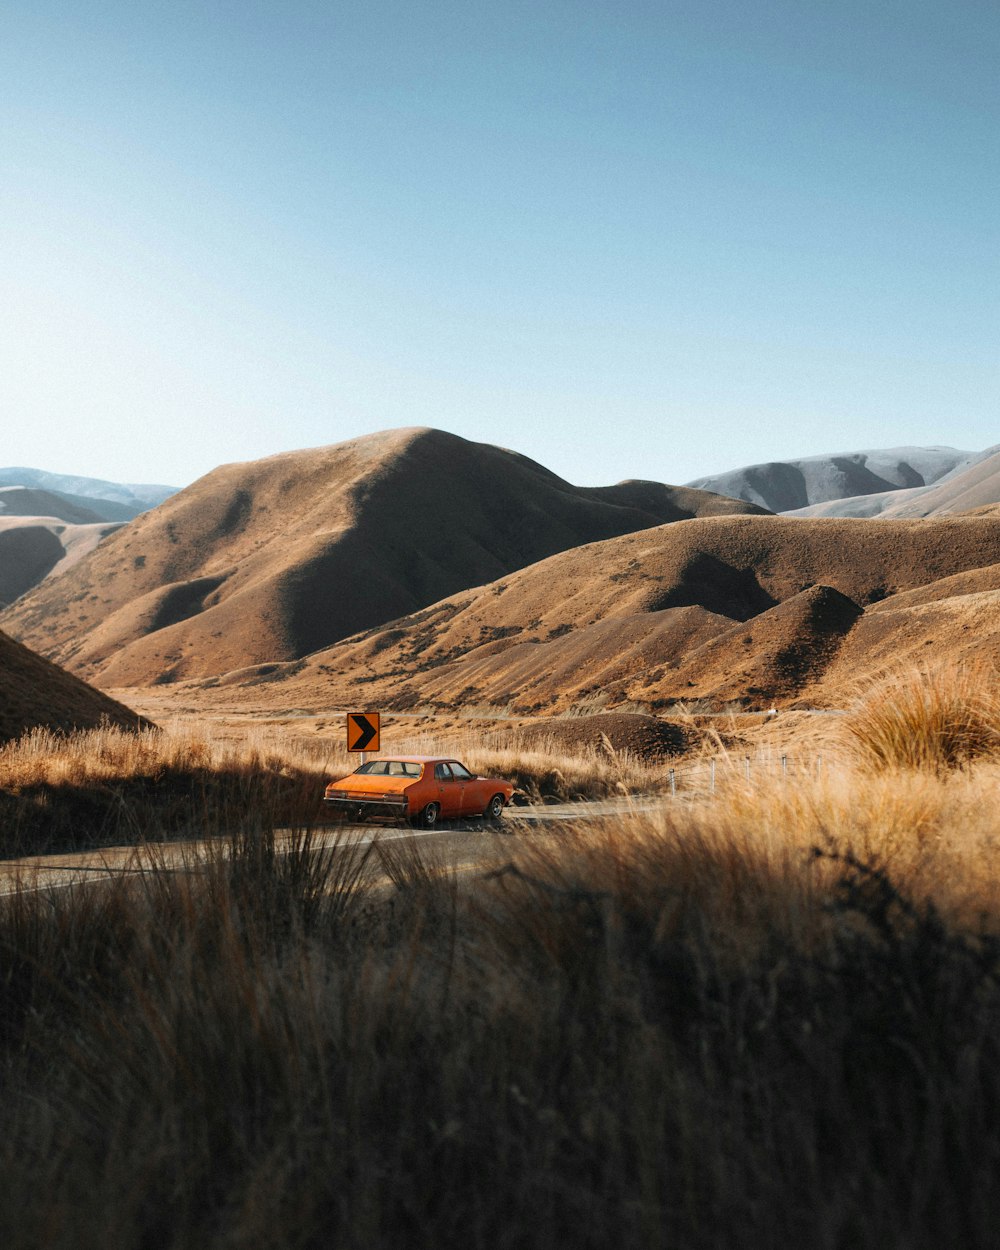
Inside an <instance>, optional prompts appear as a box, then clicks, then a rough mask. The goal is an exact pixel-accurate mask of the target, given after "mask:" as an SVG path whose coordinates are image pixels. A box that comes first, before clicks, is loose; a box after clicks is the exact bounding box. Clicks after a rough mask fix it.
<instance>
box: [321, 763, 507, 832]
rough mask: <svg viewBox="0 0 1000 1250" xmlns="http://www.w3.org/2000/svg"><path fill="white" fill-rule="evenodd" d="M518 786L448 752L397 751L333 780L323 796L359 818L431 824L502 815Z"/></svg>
mask: <svg viewBox="0 0 1000 1250" xmlns="http://www.w3.org/2000/svg"><path fill="white" fill-rule="evenodd" d="M513 793H514V787H513V786H512V785H511V783H510V782H509V781H503V780H502V779H500V778H498V777H476V776H474V775H473V774H472V773H470V772H469V770H468V769H467V768H466V767H465V765H464V764H460V763H459V762H458V760H453V759H450V758H449V757H448V756H441V757H439V756H429V755H395V756H393V757H392V758H391V759H381V760H368V761H367V762H366V763H364V764H361V765H360V766H359V767H358V768H356V769H355V770H354V772H353V773H351V774H350V775H349V776H347V777H341V778H340V780H339V781H331V782H330V784H329V785H328V786H327V787H326V793H325V794H324V796H323V800H324V802H325V803H326V804H327V805H328V806H329V807H330V808H332V809H333V810H334V811H336V812H341V813H343V814H345V815H346V816H349V817H353V818H354V819H356V820H360V819H362V818H363V817H365V816H397V817H401V818H403V819H406V820H411V821H413V822H414V823H415V824H419V825H421V826H423V828H424V829H433V828H434V826H435V825H436V824H437V823H438V821H439V820H441V819H442V818H445V817H448V816H485V817H486V818H487V819H489V820H499V819H500V817H501V816H502V815H503V809H504V808H505V807H506V806H507V804H508V803H509V802H510V799H511V795H512V794H513Z"/></svg>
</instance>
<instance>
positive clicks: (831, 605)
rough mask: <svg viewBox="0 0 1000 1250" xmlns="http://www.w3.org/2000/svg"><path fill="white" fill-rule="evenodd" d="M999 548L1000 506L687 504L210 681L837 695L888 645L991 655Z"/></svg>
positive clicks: (534, 694) (496, 698) (368, 696)
mask: <svg viewBox="0 0 1000 1250" xmlns="http://www.w3.org/2000/svg"><path fill="white" fill-rule="evenodd" d="M998 557H1000V517H996V516H962V517H950V518H942V519H933V520H916V521H885V520H871V521H864V520H808V519H793V518H786V517H752V516H744V517H738V516H737V517H716V518H712V519H707V520H691V521H686V522H682V523H681V524H677V525H670V526H661V527H659V528H657V529H652V530H645V531H643V532H639V533H634V534H629V535H625V536H623V537H620V538H615V539H610V540H607V541H605V542H599V543H592V544H589V545H586V546H583V547H579V548H577V549H574V550H571V551H566V552H562V553H560V554H558V555H554V556H551V557H549V558H548V559H546V560H544V561H541V562H540V563H538V564H535V565H532V566H530V567H529V568H526V569H522V570H521V571H520V572H517V573H514V574H512V575H510V576H508V577H504V578H502V579H501V580H499V581H496V582H494V583H492V584H490V585H486V586H483V587H479V588H477V589H475V590H471V591H466V592H463V593H462V594H460V595H456V596H453V597H451V598H449V599H446V600H444V601H442V602H440V603H437V604H434V605H433V606H431V607H429V608H427V609H425V610H423V611H421V612H418V613H416V614H413V615H411V616H408V617H405V618H403V619H400V620H397V621H394V622H392V623H390V624H388V625H385V626H380V627H379V628H377V629H374V630H370V631H368V632H367V633H364V634H360V635H358V636H356V637H354V638H351V639H348V640H346V641H345V642H343V643H341V644H339V645H337V646H334V647H332V648H329V649H327V650H326V651H324V652H321V653H318V654H316V655H313V656H310V657H309V658H308V659H307V660H306V661H305V662H304V663H301V664H296V665H286V666H278V665H276V666H267V667H266V668H265V669H263V670H256V671H253V670H251V671H243V672H240V673H233V674H230V675H229V676H227V677H226V678H224V679H222V681H220V682H218V692H217V697H219V698H224V699H227V700H230V701H240V700H241V699H244V698H245V699H252V700H254V701H256V702H259V703H262V704H265V703H270V704H271V705H284V706H286V707H287V706H305V705H308V704H317V705H319V706H323V707H337V706H340V707H343V706H366V707H373V706H375V707H377V706H383V707H393V706H395V707H406V706H415V705H418V704H419V705H421V706H433V705H434V704H439V705H442V706H459V705H463V704H464V705H468V704H470V703H471V704H475V703H483V704H492V705H497V704H499V705H510V706H511V707H512V708H513V709H514V710H520V711H539V710H553V711H558V710H564V709H566V708H568V707H570V706H572V705H574V704H580V703H581V702H582V703H584V704H586V703H587V701H588V700H590V701H595V702H597V703H598V705H599V704H601V703H607V704H608V705H609V706H615V705H616V704H622V703H627V702H639V703H643V704H645V705H647V706H651V707H660V706H663V705H665V704H667V703H669V702H671V701H675V700H680V699H690V698H707V699H710V700H714V701H728V700H738V701H740V702H742V703H744V704H746V705H753V706H766V705H767V704H768V703H770V702H772V701H775V700H777V701H779V702H789V701H791V700H794V699H796V698H800V697H803V696H804V695H806V694H809V695H810V697H816V698H817V699H820V700H821V701H826V702H831V701H832V702H837V700H838V698H839V695H838V693H837V691H838V689H840V690H842V689H843V688H844V687H845V684H846V683H849V682H850V681H853V680H854V679H856V678H857V677H858V676H859V675H861V674H862V673H863V672H864V671H866V669H870V668H872V667H879V666H882V665H884V664H886V663H889V662H891V660H892V657H893V649H894V647H896V646H897V644H898V646H899V647H904V644H905V654H906V656H907V657H908V662H912V659H913V657H914V655H917V654H919V655H920V658H922V659H924V660H926V659H929V658H931V657H933V658H934V659H940V658H942V657H943V656H946V655H949V654H953V655H955V656H966V655H969V654H972V653H974V652H975V653H978V654H980V655H984V654H991V655H992V654H995V655H996V656H997V657H998V658H1000V616H998V615H997V613H996V606H997V601H998V600H1000V590H996V589H994V588H995V587H997V586H998V585H1000V577H998V568H1000V562H998ZM990 605H992V607H990ZM991 611H992V616H991V615H990V612H991ZM965 613H973V616H974V622H975V623H974V627H971V626H970V627H969V628H966V626H967V625H968V622H967V621H966V620H964V619H963V614H965ZM970 619H972V618H970ZM894 640H895V641H894ZM932 644H933V646H934V650H933V651H929V650H927V649H926V648H928V647H929V646H931V645H932ZM844 657H849V659H845V658H844ZM825 675H826V676H825ZM831 675H832V676H831ZM257 682H266V683H267V685H266V686H265V685H254V687H253V689H252V690H250V689H248V687H249V686H250V685H251V684H252V683H257ZM241 687H243V688H244V689H242V690H241Z"/></svg>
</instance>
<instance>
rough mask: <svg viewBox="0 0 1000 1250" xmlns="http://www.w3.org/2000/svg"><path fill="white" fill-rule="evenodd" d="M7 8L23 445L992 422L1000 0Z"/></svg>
mask: <svg viewBox="0 0 1000 1250" xmlns="http://www.w3.org/2000/svg"><path fill="white" fill-rule="evenodd" d="M0 12H2V22H0V90H2V95H3V107H2V110H0V234H2V248H0V295H2V299H0V317H2V334H0V413H2V429H3V439H2V440H0V464H26V465H32V466H34V467H38V468H45V469H50V470H53V471H56V472H77V473H85V474H90V475H93V476H101V477H110V478H116V479H119V480H132V481H166V482H171V483H175V484H180V485H182V484H185V483H187V482H189V481H191V480H192V479H193V478H195V477H197V476H199V475H200V474H202V473H204V472H206V471H208V470H209V469H211V468H212V467H214V466H215V465H216V464H218V463H220V462H223V461H228V460H244V459H251V458H254V457H257V456H263V455H268V454H271V453H272V452H277V451H283V450H288V449H290V448H294V447H306V446H312V445H318V444H322V443H330V442H337V441H339V440H341V439H343V438H349V437H354V436H355V435H358V434H364V433H367V432H371V431H374V430H378V429H384V428H387V427H391V426H402V425H433V426H438V427H441V428H444V429H448V430H452V431H454V432H456V433H458V434H461V435H463V436H465V437H468V438H473V439H478V440H482V441H487V442H495V443H500V444H502V445H505V446H509V447H513V448H516V449H517V450H519V451H522V452H524V453H525V454H527V455H530V456H533V457H535V458H536V459H538V460H541V461H542V462H543V463H544V464H546V465H547V466H548V467H549V468H551V469H553V470H555V471H556V472H558V473H561V474H562V475H563V476H565V477H568V478H569V479H571V480H573V481H575V482H578V483H582V484H594V483H603V482H611V481H615V480H618V479H620V478H624V477H648V478H656V479H659V480H663V481H674V482H678V481H686V480H689V479H690V478H693V477H695V476H698V475H700V474H702V473H708V472H714V471H718V470H722V469H726V468H731V467H736V466H738V465H741V464H746V463H750V462H752V461H757V460H767V459H775V458H781V457H790V456H798V455H808V454H813V453H819V452H824V451H837V450H847V449H853V448H862V447H867V446H890V445H895V444H900V443H916V444H929V443H948V444H952V445H956V446H960V447H968V448H980V447H984V446H987V445H989V444H992V443H995V442H998V441H1000V421H998V420H997V417H998V399H1000V352H998V344H1000V73H998V65H1000V7H998V6H997V4H996V0H982V2H979V0H953V2H951V3H944V2H943V0H942V2H940V3H924V2H923V0H906V2H905V3H901V2H899V0H880V2H879V3H877V4H876V3H872V0H863V2H862V0H813V2H811V3H810V2H805V3H804V2H803V0H787V2H786V0H761V2H759V3H754V2H753V0H677V2H672V0H665V2H663V3H652V2H645V0H607V2H603V0H574V2H572V3H570V2H565V3H563V2H559V0H490V2H489V3H482V2H481V0H454V2H452V0H426V2H424V3H421V2H420V0H401V2H398V3H397V2H394V0H343V2H341V3H333V2H331V3H318V2H316V3H309V2H306V0H285V2H283V3H278V2H277V0H273V2H271V3H255V2H254V0H231V2H226V3H217V2H213V0H199V2H197V3H195V2H191V0H170V2H169V3H168V2H166V0H161V2H160V3H155V4H153V3H145V2H144V0H129V2H125V0H88V2H87V3H86V4H84V3H78V2H74V3H69V2H65V0H64V2H58V0H30V2H28V0H13V2H9V3H6V4H4V5H3V6H2V9H0Z"/></svg>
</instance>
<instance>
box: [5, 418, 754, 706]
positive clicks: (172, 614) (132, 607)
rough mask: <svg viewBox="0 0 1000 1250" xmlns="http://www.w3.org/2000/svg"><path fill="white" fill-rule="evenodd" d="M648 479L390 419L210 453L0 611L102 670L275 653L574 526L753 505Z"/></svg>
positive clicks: (491, 575)
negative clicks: (362, 430) (261, 452)
mask: <svg viewBox="0 0 1000 1250" xmlns="http://www.w3.org/2000/svg"><path fill="white" fill-rule="evenodd" d="M760 511H761V510H760V509H759V508H757V507H756V506H755V505H752V504H747V503H740V502H736V501H733V500H729V499H723V498H720V497H719V496H717V495H712V494H708V493H706V492H703V491H697V490H692V489H689V488H686V487H671V486H664V485H662V484H660V483H656V482H622V483H619V484H618V485H617V486H609V487H600V488H583V487H576V486H571V485H570V484H569V483H567V482H564V481H563V480H562V479H561V478H559V477H557V476H556V475H555V474H554V473H551V472H549V471H548V470H547V469H545V468H543V467H542V466H541V465H538V464H535V463H534V462H533V461H531V460H528V459H527V458H526V457H524V456H520V455H517V454H516V453H515V452H511V451H505V450H503V449H501V448H499V447H492V446H488V445H485V444H478V443H470V442H467V441H466V440H465V439H462V438H458V437H457V436H455V435H452V434H445V433H442V432H440V431H436V430H428V429H405V430H393V431H388V432H386V433H383V434H378V435H372V436H369V437H367V438H360V439H355V440H352V441H351V442H346V443H339V444H336V445H334V446H331V447H322V448H316V449H311V450H308V451H298V452H289V453H286V454H284V455H279V456H272V457H270V458H268V459H266V460H259V461H254V462H251V463H248V464H231V465H224V466H222V467H221V468H219V469H216V470H215V471H214V472H212V473H210V474H208V475H207V476H206V477H204V478H202V479H200V481H198V482H196V483H194V485H192V486H190V487H188V488H187V489H186V490H183V491H181V492H180V493H179V494H176V495H174V496H172V497H171V498H170V499H168V500H167V501H166V502H165V503H163V504H162V505H161V506H160V507H158V508H157V509H156V510H155V511H153V512H150V513H147V514H145V515H144V516H142V517H139V518H137V519H136V520H135V521H134V522H132V523H131V524H130V525H129V526H127V527H126V528H125V529H123V530H121V531H120V532H119V533H117V534H115V535H113V536H112V537H111V538H110V539H109V540H108V541H107V542H106V543H103V544H102V545H101V546H100V547H99V548H98V549H97V550H96V551H94V552H93V553H92V554H91V555H90V556H89V557H88V558H87V559H86V560H84V561H82V562H81V563H80V564H79V565H78V566H77V567H76V568H74V569H72V570H71V571H70V572H69V573H67V574H66V576H64V577H62V578H59V579H58V580H57V581H53V582H48V583H46V584H45V585H43V586H41V587H39V588H38V589H37V590H36V591H34V592H32V593H31V594H29V595H27V596H25V598H24V599H22V600H21V601H20V602H19V603H18V604H17V605H15V607H13V608H12V609H9V610H8V611H7V612H6V613H4V614H3V617H2V623H3V627H4V628H5V629H8V630H9V631H10V632H11V633H13V634H14V635H15V636H17V637H20V638H21V639H23V640H24V641H25V642H27V643H29V644H30V645H33V646H35V647H37V648H38V649H39V650H44V652H45V653H46V654H48V655H51V656H52V657H53V658H54V659H57V660H58V661H59V662H61V663H65V664H67V665H70V666H71V667H72V668H73V669H74V670H75V671H78V672H80V673H82V674H84V675H86V676H88V677H89V676H94V675H100V677H101V680H102V683H103V684H107V685H143V684H149V683H152V682H156V681H158V680H163V679H167V680H170V679H173V678H183V677H197V676H206V675H209V674H218V673H222V672H226V671H228V670H231V669H234V668H239V667H243V666H246V665H249V664H255V663H259V662H262V661H275V660H289V659H294V658H298V657H301V656H304V655H306V654H308V653H310V652H312V651H315V650H318V649H319V648H322V647H325V646H329V645H330V644H331V643H333V642H336V641H337V640H338V639H341V638H344V637H346V636H348V635H350V634H352V633H355V632H357V631H358V630H361V629H365V628H369V627H371V626H375V625H378V624H379V623H381V622H383V621H386V620H391V619H393V618H395V617H398V616H401V615H403V614H404V613H407V612H412V611H414V610H415V609H418V608H421V607H423V606H424V605H426V604H429V603H433V602H435V601H436V600H438V599H441V598H443V597H445V596H447V595H449V594H453V593H454V592H456V591H459V590H462V589H464V588H465V587H468V586H473V585H479V584H481V583H483V582H488V581H493V580H494V579H496V578H498V577H501V576H502V575H504V574H506V573H509V572H511V571H512V570H515V569H518V568H522V567H523V566H525V565H527V564H531V563H533V562H535V561H538V560H540V559H543V558H544V557H546V556H549V555H551V554H552V553H554V552H558V551H563V550H566V549H567V548H572V547H577V546H579V545H580V544H581V543H589V542H593V541H594V540H597V539H606V538H611V537H615V536H618V535H621V534H626V533H631V532H633V531H635V530H641V529H647V528H650V527H653V526H658V525H661V524H663V523H665V522H672V521H678V520H683V519H685V518H689V517H693V516H699V515H708V516H711V515H716V514H725V513H730V512H736V513H741V514H754V513H760Z"/></svg>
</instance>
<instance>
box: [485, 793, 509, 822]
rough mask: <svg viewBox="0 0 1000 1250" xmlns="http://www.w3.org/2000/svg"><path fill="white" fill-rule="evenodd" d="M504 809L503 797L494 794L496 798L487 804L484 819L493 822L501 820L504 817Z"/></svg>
mask: <svg viewBox="0 0 1000 1250" xmlns="http://www.w3.org/2000/svg"><path fill="white" fill-rule="evenodd" d="M503 808H504V802H503V795H502V794H494V796H493V797H492V798H491V799H490V801H489V802H488V803H487V804H486V806H485V808H484V809H483V819H484V820H493V821H496V820H499V819H500V817H501V816H502V815H503Z"/></svg>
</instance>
